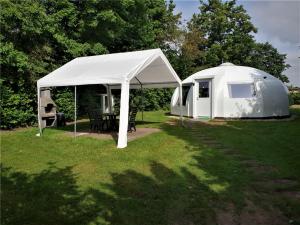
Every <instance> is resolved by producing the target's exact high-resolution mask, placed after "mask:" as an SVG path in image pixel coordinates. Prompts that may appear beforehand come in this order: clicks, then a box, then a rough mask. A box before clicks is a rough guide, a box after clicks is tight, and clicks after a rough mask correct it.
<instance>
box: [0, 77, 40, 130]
mask: <svg viewBox="0 0 300 225" xmlns="http://www.w3.org/2000/svg"><path fill="white" fill-rule="evenodd" d="M1 83H2V82H1ZM1 83H0V84H1ZM1 86H2V85H1ZM32 102H33V100H32V99H30V96H29V95H28V94H26V93H14V92H13V91H12V90H11V89H10V88H8V87H5V86H2V87H1V100H0V106H1V108H0V118H1V122H0V125H1V128H4V129H11V128H15V127H18V126H26V125H31V124H32V122H33V121H34V120H35V114H34V112H33V109H32Z"/></svg>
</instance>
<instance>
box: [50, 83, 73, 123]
mask: <svg viewBox="0 0 300 225" xmlns="http://www.w3.org/2000/svg"><path fill="white" fill-rule="evenodd" d="M52 97H53V100H54V102H55V104H56V106H57V112H62V113H64V114H65V118H66V120H67V121H72V120H74V110H75V107H74V103H75V102H74V93H73V91H72V90H71V89H70V88H57V89H56V90H54V91H53V94H52Z"/></svg>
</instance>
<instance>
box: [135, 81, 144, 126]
mask: <svg viewBox="0 0 300 225" xmlns="http://www.w3.org/2000/svg"><path fill="white" fill-rule="evenodd" d="M135 79H136V80H137V81H138V82H139V83H140V85H141V91H142V121H144V90H143V84H142V82H141V81H140V80H139V79H138V78H137V77H135Z"/></svg>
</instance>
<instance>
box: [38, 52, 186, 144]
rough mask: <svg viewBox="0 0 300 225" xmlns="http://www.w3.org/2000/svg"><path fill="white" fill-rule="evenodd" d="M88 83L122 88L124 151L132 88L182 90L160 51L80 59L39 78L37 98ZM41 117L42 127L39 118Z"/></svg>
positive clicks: (122, 136)
mask: <svg viewBox="0 0 300 225" xmlns="http://www.w3.org/2000/svg"><path fill="white" fill-rule="evenodd" d="M88 84H104V85H108V86H109V89H113V88H121V103H120V126H119V138H118V148H124V147H126V146H127V125H128V110H129V89H130V88H139V87H140V86H141V85H143V88H165V87H180V86H181V80H180V79H179V77H178V76H177V74H176V72H175V71H174V69H173V68H172V66H171V65H170V63H169V61H168V60H167V58H166V57H165V55H164V54H163V52H162V51H161V49H151V50H144V51H135V52H126V53H115V54H106V55H98V56H87V57H79V58H76V59H74V60H72V61H70V62H68V63H66V64H65V65H63V66H62V67H60V68H58V69H56V70H55V71H53V72H51V73H50V74H48V75H46V76H45V77H43V78H41V79H39V80H38V81H37V87H38V98H39V95H40V89H41V88H44V87H57V86H78V85H88ZM39 102H40V99H38V103H39ZM38 108H40V107H39V106H38ZM38 112H39V110H38ZM38 118H39V124H40V119H41V118H40V115H38ZM40 133H41V129H40Z"/></svg>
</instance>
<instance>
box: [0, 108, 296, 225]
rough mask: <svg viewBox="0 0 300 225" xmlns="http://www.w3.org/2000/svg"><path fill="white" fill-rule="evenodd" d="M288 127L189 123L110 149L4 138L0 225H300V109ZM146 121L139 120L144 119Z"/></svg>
mask: <svg viewBox="0 0 300 225" xmlns="http://www.w3.org/2000/svg"><path fill="white" fill-rule="evenodd" d="M293 113H294V114H296V115H297V118H296V119H294V120H291V121H231V122H226V123H225V122H216V121H215V122H201V123H199V122H198V123H194V122H193V123H192V122H189V121H185V123H184V124H185V127H182V126H179V125H178V122H176V120H174V119H172V118H169V117H168V116H167V114H166V113H165V112H147V113H146V114H145V121H146V122H139V125H138V126H139V127H157V128H160V129H161V132H159V133H154V134H151V135H149V136H146V137H143V138H140V139H138V140H134V141H131V142H129V144H128V147H127V148H126V149H122V150H120V149H116V145H115V142H114V141H113V140H99V139H93V138H88V137H79V138H77V139H76V140H74V138H72V137H69V136H67V135H65V134H64V131H63V130H57V129H47V130H45V133H44V135H43V136H42V137H36V136H35V134H36V133H37V129H36V128H28V129H21V130H18V131H12V132H2V133H1V153H2V156H1V162H2V174H1V175H2V176H1V177H2V179H1V203H2V205H1V214H2V218H1V220H2V221H1V224H3V225H5V224H32V225H38V224H39V225H50V224H51V225H53V224H55V225H59V224H70V225H71V224H72V225H74V224H80V225H81V224H122V225H123V224H128V225H134V224H137V225H143V224H155V225H158V224H164V225H167V224H170V225H173V224H174V225H181V224H187V225H191V224H203V225H205V224H207V225H213V224H219V225H225V224H231V225H235V224H241V225H248V224H249V225H250V224H252V225H255V224H259V225H262V224H300V216H299V215H300V185H299V184H300V109H293ZM140 116H141V115H139V117H140Z"/></svg>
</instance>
